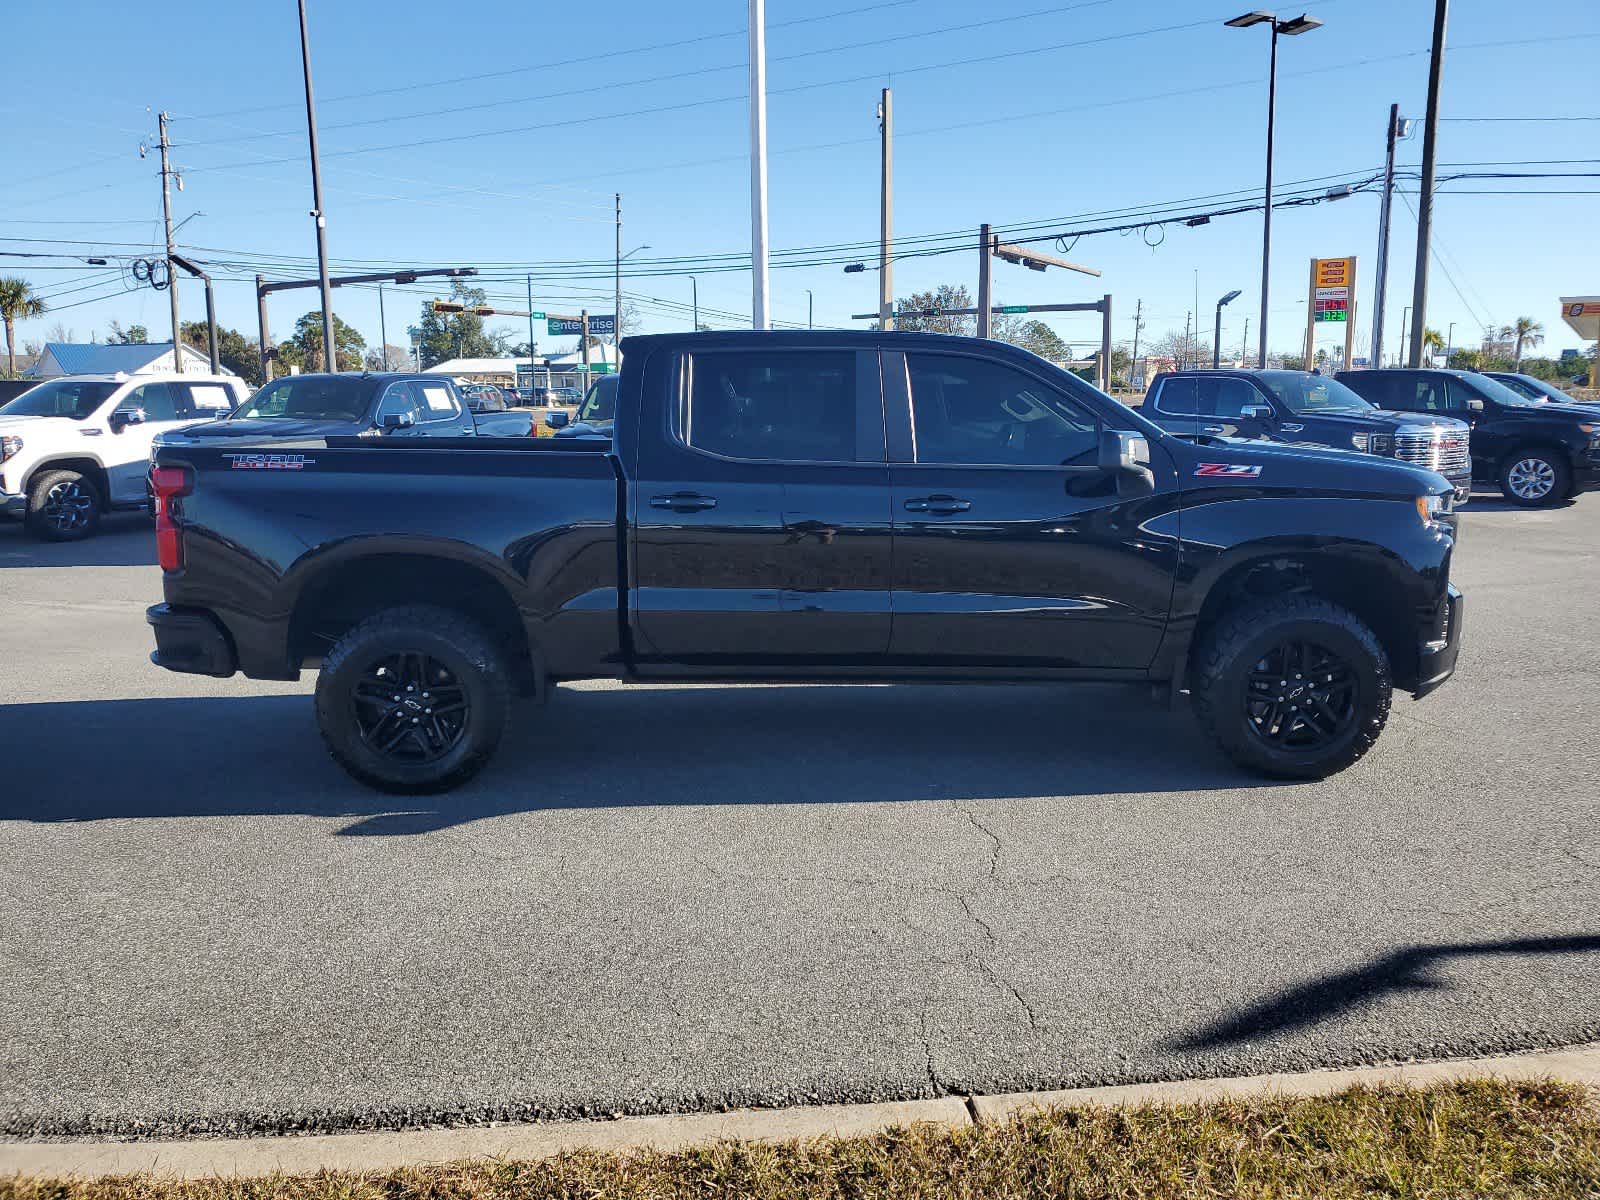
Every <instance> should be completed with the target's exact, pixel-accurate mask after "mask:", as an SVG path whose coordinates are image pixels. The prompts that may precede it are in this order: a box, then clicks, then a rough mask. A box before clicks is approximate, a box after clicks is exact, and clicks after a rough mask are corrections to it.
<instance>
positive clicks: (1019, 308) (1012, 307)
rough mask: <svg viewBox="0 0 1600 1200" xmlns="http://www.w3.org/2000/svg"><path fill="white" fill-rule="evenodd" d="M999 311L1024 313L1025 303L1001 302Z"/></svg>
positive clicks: (1026, 309)
mask: <svg viewBox="0 0 1600 1200" xmlns="http://www.w3.org/2000/svg"><path fill="white" fill-rule="evenodd" d="M1000 311H1001V312H1003V313H1025V312H1027V311H1028V306H1027V305H1026V304H1002V305H1001V306H1000Z"/></svg>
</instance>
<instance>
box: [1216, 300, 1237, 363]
mask: <svg viewBox="0 0 1600 1200" xmlns="http://www.w3.org/2000/svg"><path fill="white" fill-rule="evenodd" d="M1238 298H1239V289H1238V288H1235V289H1234V290H1233V291H1231V292H1229V293H1228V294H1227V295H1226V296H1223V297H1222V298H1221V299H1220V300H1218V301H1217V327H1216V330H1215V331H1214V332H1213V333H1212V335H1211V366H1212V369H1213V370H1215V369H1216V368H1217V367H1219V366H1221V365H1222V306H1223V305H1224V304H1231V303H1232V302H1233V301H1235V300H1237V299H1238Z"/></svg>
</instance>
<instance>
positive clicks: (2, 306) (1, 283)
mask: <svg viewBox="0 0 1600 1200" xmlns="http://www.w3.org/2000/svg"><path fill="white" fill-rule="evenodd" d="M47 307H48V305H46V304H45V302H44V300H43V299H41V298H40V297H39V296H38V295H37V294H36V293H35V292H34V290H33V285H32V284H31V283H29V282H28V281H27V280H26V279H19V278H17V277H16V276H15V275H3V276H0V321H4V322H5V327H6V374H7V375H15V374H16V373H17V352H16V349H15V345H16V337H17V322H18V321H28V320H32V319H33V318H35V317H42V316H43V315H44V312H45V309H46V308H47Z"/></svg>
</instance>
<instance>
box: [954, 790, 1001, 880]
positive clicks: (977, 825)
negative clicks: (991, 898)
mask: <svg viewBox="0 0 1600 1200" xmlns="http://www.w3.org/2000/svg"><path fill="white" fill-rule="evenodd" d="M950 803H951V804H953V805H955V810H956V811H957V812H958V813H960V814H961V815H962V816H963V817H965V818H966V819H967V820H968V821H969V822H970V823H971V824H972V827H973V828H974V829H976V830H978V831H979V832H980V833H982V834H983V835H984V837H986V838H988V839H989V840H990V841H991V842H993V843H994V848H993V849H992V850H990V851H989V878H990V879H993V878H994V877H995V876H996V875H998V874H999V873H1000V836H999V835H998V834H997V833H995V831H994V830H992V829H990V828H989V827H988V826H987V825H985V824H984V823H983V822H982V821H980V820H978V818H977V817H975V816H974V815H973V814H972V813H971V812H969V811H968V810H967V809H965V808H962V807H961V805H960V803H959V802H958V801H955V800H952V801H951V802H950Z"/></svg>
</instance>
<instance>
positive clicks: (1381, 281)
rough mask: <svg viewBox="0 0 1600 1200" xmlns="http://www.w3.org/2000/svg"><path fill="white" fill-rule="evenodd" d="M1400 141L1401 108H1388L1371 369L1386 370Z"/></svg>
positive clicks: (1379, 214)
mask: <svg viewBox="0 0 1600 1200" xmlns="http://www.w3.org/2000/svg"><path fill="white" fill-rule="evenodd" d="M1399 137H1400V106H1399V105H1398V104H1391V105H1389V131H1388V133H1387V134H1386V135H1385V141H1386V142H1387V143H1388V148H1387V150H1386V151H1385V153H1384V159H1383V202H1382V203H1381V204H1380V205H1379V206H1378V277H1377V282H1376V283H1375V284H1374V285H1373V289H1372V365H1373V366H1374V367H1381V366H1383V304H1384V300H1385V298H1386V296H1385V293H1386V292H1387V291H1388V288H1389V207H1390V205H1391V204H1392V203H1393V201H1394V144H1395V141H1396V140H1397V139H1398V138H1399Z"/></svg>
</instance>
